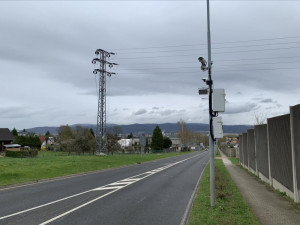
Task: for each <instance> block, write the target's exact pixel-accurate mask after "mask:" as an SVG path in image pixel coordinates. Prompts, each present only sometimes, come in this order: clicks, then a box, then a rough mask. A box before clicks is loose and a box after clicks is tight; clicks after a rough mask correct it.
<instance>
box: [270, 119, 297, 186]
mask: <svg viewBox="0 0 300 225" xmlns="http://www.w3.org/2000/svg"><path fill="white" fill-rule="evenodd" d="M268 132H269V148H270V149H269V150H270V167H271V171H272V173H271V176H272V178H273V179H275V180H276V181H277V182H279V183H280V184H282V185H283V186H284V187H286V188H287V189H289V190H290V191H293V170H292V150H291V128H290V115H289V114H287V115H283V116H278V117H273V118H270V119H268ZM273 182H274V180H273Z"/></svg>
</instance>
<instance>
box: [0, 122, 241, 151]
mask: <svg viewBox="0 0 300 225" xmlns="http://www.w3.org/2000/svg"><path fill="white" fill-rule="evenodd" d="M179 125H180V124H179ZM181 126H182V127H181V129H179V131H178V132H177V133H164V132H162V135H163V138H164V141H166V142H168V144H166V143H164V145H163V147H162V148H161V149H159V150H156V152H157V151H164V152H181V151H190V150H191V151H200V150H207V148H208V147H207V146H208V137H207V134H205V133H197V132H191V131H189V130H187V129H186V127H185V124H181ZM107 139H108V140H107V144H108V146H107V153H108V154H110V153H111V154H114V153H150V152H153V151H154V149H152V148H151V143H152V135H150V134H145V133H140V134H138V135H134V134H132V133H129V134H123V133H122V131H121V130H120V128H118V127H114V128H113V129H110V130H109V133H108V134H107ZM218 144H219V145H221V146H228V147H230V148H232V149H235V148H237V146H238V135H237V134H228V135H225V136H224V138H223V139H220V140H218ZM94 146H95V135H94V131H93V130H92V129H89V128H83V127H80V126H77V127H76V128H75V129H71V128H70V127H69V126H68V125H66V126H61V127H60V130H59V132H58V134H51V133H50V132H49V131H47V132H46V133H45V134H36V133H33V132H28V131H26V130H25V129H23V130H16V129H13V130H9V129H8V128H0V154H1V155H2V156H3V155H5V153H6V152H7V151H14V152H18V151H66V152H69V153H77V154H84V153H94V151H95V150H94V148H95V147H94Z"/></svg>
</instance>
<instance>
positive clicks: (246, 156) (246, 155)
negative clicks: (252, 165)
mask: <svg viewBox="0 0 300 225" xmlns="http://www.w3.org/2000/svg"><path fill="white" fill-rule="evenodd" d="M243 158H244V167H246V168H248V166H249V164H248V151H247V133H243Z"/></svg>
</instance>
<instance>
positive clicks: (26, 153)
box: [5, 149, 38, 158]
mask: <svg viewBox="0 0 300 225" xmlns="http://www.w3.org/2000/svg"><path fill="white" fill-rule="evenodd" d="M5 155H6V156H7V157H13V158H29V157H36V156H37V155H38V150H37V149H29V150H22V151H9V150H6V154H5Z"/></svg>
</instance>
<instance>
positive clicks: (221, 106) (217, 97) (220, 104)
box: [212, 89, 225, 112]
mask: <svg viewBox="0 0 300 225" xmlns="http://www.w3.org/2000/svg"><path fill="white" fill-rule="evenodd" d="M212 109H213V111H215V112H225V89H213V94H212Z"/></svg>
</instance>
